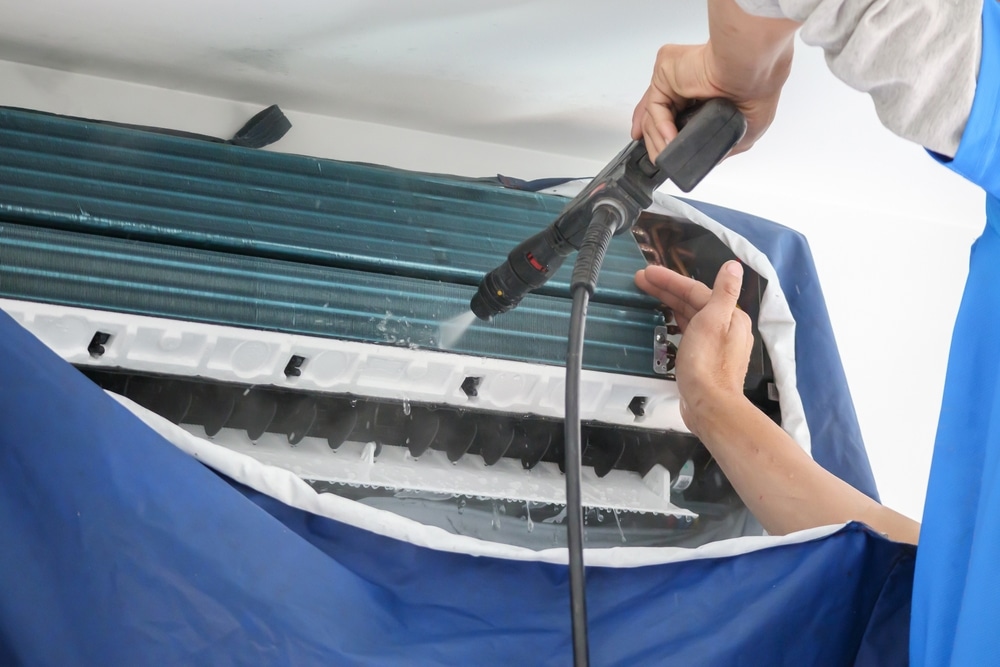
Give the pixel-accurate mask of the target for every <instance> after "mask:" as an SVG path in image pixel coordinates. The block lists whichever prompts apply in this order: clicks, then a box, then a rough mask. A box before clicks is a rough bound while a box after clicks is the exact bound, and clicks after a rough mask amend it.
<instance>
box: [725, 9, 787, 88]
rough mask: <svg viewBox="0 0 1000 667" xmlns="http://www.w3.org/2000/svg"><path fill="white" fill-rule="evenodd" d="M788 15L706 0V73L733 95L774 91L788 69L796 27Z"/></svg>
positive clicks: (781, 82) (783, 80)
mask: <svg viewBox="0 0 1000 667" xmlns="http://www.w3.org/2000/svg"><path fill="white" fill-rule="evenodd" d="M798 26H799V24H798V23H797V22H795V21H791V20H788V19H774V18H762V17H759V16H752V15H750V14H747V13H746V12H744V11H743V10H742V9H741V8H740V6H739V5H738V4H737V3H736V2H735V0H709V3H708V30H709V41H708V48H709V50H710V52H711V59H710V61H709V62H710V65H711V67H710V71H709V76H714V77H716V78H717V80H716V81H713V83H715V84H716V86H717V87H719V88H721V89H723V90H725V91H726V92H727V93H729V94H730V95H732V96H733V97H735V98H741V97H751V96H752V97H761V96H764V95H767V94H773V95H777V94H778V93H779V92H780V90H781V86H782V85H783V84H784V82H785V79H786V78H787V77H788V73H789V71H790V69H791V63H792V52H793V45H794V37H795V31H796V29H797V28H798Z"/></svg>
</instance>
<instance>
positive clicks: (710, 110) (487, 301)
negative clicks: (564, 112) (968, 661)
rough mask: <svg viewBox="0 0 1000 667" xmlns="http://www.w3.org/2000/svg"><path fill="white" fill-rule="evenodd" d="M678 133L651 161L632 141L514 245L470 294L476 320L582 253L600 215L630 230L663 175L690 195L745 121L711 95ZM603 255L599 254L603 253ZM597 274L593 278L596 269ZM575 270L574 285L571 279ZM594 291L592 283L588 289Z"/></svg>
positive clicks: (681, 120)
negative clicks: (556, 211) (547, 221)
mask: <svg viewBox="0 0 1000 667" xmlns="http://www.w3.org/2000/svg"><path fill="white" fill-rule="evenodd" d="M677 125H678V129H679V130H680V132H679V133H678V135H677V137H676V138H675V139H674V140H673V141H671V142H670V143H669V144H668V145H667V147H666V148H665V149H664V150H663V151H662V152H661V153H660V155H659V156H658V157H657V159H656V163H655V164H654V163H653V162H651V161H650V160H649V157H648V154H647V153H646V146H645V144H644V143H643V142H642V141H633V142H632V143H630V144H629V145H628V146H626V147H625V150H623V151H622V152H621V153H619V154H618V156H617V157H615V159H614V160H612V161H611V162H610V163H609V164H608V166H607V167H605V168H604V170H603V171H601V173H599V174H598V175H597V176H596V177H595V178H594V180H593V181H591V182H590V185H588V186H587V187H586V188H585V189H584V190H583V191H582V192H580V194H578V195H577V196H576V197H575V198H574V199H573V201H571V202H570V203H569V205H568V206H567V207H566V208H565V209H564V210H563V212H562V213H561V214H560V215H559V217H558V218H557V219H556V221H555V222H553V223H552V224H551V225H550V226H549V227H547V228H546V229H545V230H543V231H541V232H539V233H538V234H535V235H534V236H532V237H531V238H529V239H527V240H526V241H523V242H522V243H521V244H520V245H518V246H517V247H516V248H514V249H513V250H512V251H511V252H510V254H509V255H508V256H507V261H506V262H504V263H503V264H501V265H500V266H498V267H497V268H495V269H494V270H493V271H490V272H489V273H487V274H486V276H485V277H484V278H483V280H482V282H481V283H480V284H479V291H478V292H477V293H476V295H475V296H474V297H473V298H472V304H471V307H472V312H473V313H475V314H476V317H478V318H479V319H481V320H486V321H488V320H490V319H491V318H492V317H493V316H495V315H499V314H501V313H506V312H507V311H508V310H511V309H512V308H514V307H515V306H517V304H518V303H520V302H521V299H522V298H524V296H525V295H526V294H527V293H528V292H531V291H532V290H535V289H537V288H539V287H541V286H542V285H544V284H545V282H546V281H547V280H548V279H549V278H550V277H551V276H552V275H553V274H554V273H555V272H556V270H557V269H558V268H559V267H560V266H562V263H563V261H564V260H565V259H566V257H568V256H569V255H570V254H571V253H573V252H574V251H576V250H580V249H581V248H582V247H583V244H584V238H585V235H586V233H587V230H588V229H589V228H592V227H594V226H595V224H594V223H596V222H599V219H600V218H608V219H609V222H606V223H604V224H609V223H610V222H613V223H614V224H613V226H614V229H613V230H612V234H621V233H622V232H626V231H628V230H629V229H631V228H632V225H633V224H634V223H635V221H636V219H637V218H638V217H639V213H641V212H642V211H643V210H644V209H646V208H647V207H648V206H649V205H650V204H651V203H652V202H653V192H654V191H655V190H656V189H657V188H658V187H660V186H661V185H663V183H664V182H665V181H667V179H669V180H671V181H673V182H674V184H676V185H677V187H679V188H680V189H681V190H682V191H684V192H690V191H691V189H692V188H694V186H696V185H697V184H698V183H699V182H701V180H702V179H703V178H704V177H705V176H706V175H707V174H708V172H710V171H711V170H712V169H713V168H714V167H715V166H716V165H717V164H719V162H721V161H722V159H723V158H724V157H725V156H726V154H727V153H729V151H730V150H732V148H733V146H735V145H736V143H737V142H738V141H739V140H740V139H742V138H743V134H744V132H746V119H744V118H743V114H741V113H740V111H739V110H738V109H737V108H736V106H735V105H733V103H732V102H729V101H728V100H723V99H713V100H709V101H707V102H705V103H703V104H701V105H698V106H696V107H694V108H693V109H691V110H687V111H685V112H683V113H682V114H680V115H679V116H678V119H677ZM601 256H602V259H603V252H602V253H601ZM594 273H595V276H594V277H595V279H596V271H595V272H594ZM575 282H576V281H575V274H574V284H575ZM590 291H591V292H593V287H591V288H590Z"/></svg>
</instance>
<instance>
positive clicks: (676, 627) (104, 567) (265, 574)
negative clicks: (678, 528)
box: [0, 314, 914, 666]
mask: <svg viewBox="0 0 1000 667" xmlns="http://www.w3.org/2000/svg"><path fill="white" fill-rule="evenodd" d="M0 378H2V380H0V414H2V427H0V452H2V461H3V464H2V465H0V531H2V532H3V534H4V536H5V537H4V540H3V546H2V547H0V663H2V664H13V665H17V664H20V665H174V664H176V665H227V664H233V665H313V664H316V665H560V666H562V665H567V664H571V641H570V623H569V604H568V594H569V592H568V572H567V568H566V566H564V565H558V564H552V563H546V562H533V561H518V560H507V559H500V558H489V557H475V556H470V555H466V554H461V553H449V552H446V551H440V550H436V549H430V548H426V547H419V546H415V545H413V544H410V543H407V542H405V541H400V540H397V539H392V538H388V537H385V536H383V535H380V534H376V533H375V532H372V531H368V530H365V529H363V528H359V527H357V526H350V525H346V524H344V523H341V522H338V521H335V520H332V519H329V518H324V517H320V516H316V515H313V514H309V513H307V512H304V511H302V510H299V509H295V508H292V507H289V506H288V505H285V504H283V503H281V502H279V501H277V500H275V499H273V498H271V497H268V496H265V495H262V494H260V493H258V492H256V491H253V490H251V489H250V488H248V487H245V486H242V485H240V484H239V483H236V482H234V481H232V480H230V479H228V478H226V477H224V476H222V475H220V474H218V473H216V472H214V471H212V470H211V469H209V468H207V467H205V466H203V465H202V464H201V463H199V462H198V461H197V460H196V459H194V458H192V457H191V456H189V455H187V454H185V453H183V452H182V451H181V450H179V449H177V448H176V447H175V446H174V445H172V444H170V443H169V442H167V441H166V440H165V439H163V438H162V437H161V436H159V435H157V434H156V433H155V432H154V431H152V430H151V429H150V428H148V427H147V426H146V425H145V424H143V423H142V422H141V421H140V420H139V419H137V418H136V417H135V416H134V415H133V414H132V413H130V412H128V411H127V410H125V409H124V408H123V407H122V406H120V405H119V404H118V403H117V402H115V401H114V400H112V399H111V398H110V397H108V396H107V395H106V394H105V393H104V392H102V391H101V390H100V389H98V388H97V387H96V386H95V385H93V384H92V383H91V382H90V381H89V380H87V379H86V378H85V377H84V376H82V375H81V374H80V373H79V372H77V371H76V370H75V369H74V368H73V367H72V366H70V365H69V364H67V363H65V362H64V361H62V360H61V359H60V358H58V357H57V356H56V355H55V354H54V353H53V352H51V351H50V350H49V349H48V348H46V347H45V346H44V345H42V344H41V343H40V342H38V341H37V340H36V339H35V338H33V337H32V336H31V335H30V334H29V333H28V332H27V331H25V330H24V329H22V328H21V327H20V326H19V325H18V324H17V323H15V322H14V321H13V320H12V319H10V318H9V317H8V316H6V315H5V314H0ZM913 557H914V549H913V548H912V547H909V546H905V545H899V544H895V543H892V542H889V541H887V540H885V539H883V538H881V537H879V536H878V535H875V534H873V533H872V532H871V531H869V530H868V529H866V528H864V527H862V526H858V525H849V526H846V527H844V528H843V529H841V530H839V531H836V532H834V533H832V534H829V535H827V536H825V537H822V538H820V539H816V540H812V541H808V542H801V543H783V544H781V545H780V546H775V547H772V548H764V549H757V550H753V551H749V552H747V553H744V554H742V555H738V556H731V557H725V558H696V559H693V560H686V561H682V562H672V563H664V564H658V565H648V566H643V567H629V568H613V567H591V568H588V573H587V577H588V606H589V616H590V639H591V658H592V662H593V664H595V665H662V664H671V665H852V664H862V665H869V664H870V665H894V664H898V665H904V664H906V662H907V656H906V637H907V632H908V622H909V595H910V586H911V583H912V567H913Z"/></svg>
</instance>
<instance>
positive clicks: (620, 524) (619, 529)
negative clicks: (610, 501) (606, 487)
mask: <svg viewBox="0 0 1000 667" xmlns="http://www.w3.org/2000/svg"><path fill="white" fill-rule="evenodd" d="M611 511H612V512H614V514H615V523H617V524H618V534H619V535H621V536H622V542H623V543H624V542H625V531H624V530H622V522H621V520H619V519H618V510H611Z"/></svg>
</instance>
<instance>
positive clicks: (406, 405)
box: [403, 398, 410, 442]
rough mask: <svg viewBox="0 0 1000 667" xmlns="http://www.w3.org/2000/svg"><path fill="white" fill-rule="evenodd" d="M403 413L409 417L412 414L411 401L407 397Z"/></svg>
mask: <svg viewBox="0 0 1000 667" xmlns="http://www.w3.org/2000/svg"><path fill="white" fill-rule="evenodd" d="M403 414H404V415H406V416H407V417H409V416H410V401H409V399H406V398H404V399H403ZM407 442H409V440H407Z"/></svg>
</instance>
